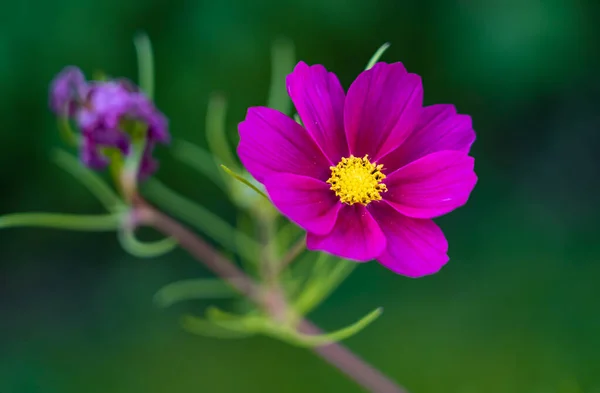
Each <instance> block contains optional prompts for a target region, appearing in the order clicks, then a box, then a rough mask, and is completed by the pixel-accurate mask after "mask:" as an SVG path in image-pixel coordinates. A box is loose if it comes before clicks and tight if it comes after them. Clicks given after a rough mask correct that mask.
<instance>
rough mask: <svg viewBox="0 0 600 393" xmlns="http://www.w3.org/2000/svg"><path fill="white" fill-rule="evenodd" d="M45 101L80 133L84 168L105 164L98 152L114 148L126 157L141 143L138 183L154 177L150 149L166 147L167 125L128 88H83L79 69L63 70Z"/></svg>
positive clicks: (113, 83)
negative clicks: (141, 140)
mask: <svg viewBox="0 0 600 393" xmlns="http://www.w3.org/2000/svg"><path fill="white" fill-rule="evenodd" d="M50 97H51V107H52V109H53V110H54V111H55V112H56V113H58V114H66V115H68V116H69V117H70V118H72V119H73V120H74V122H75V123H76V124H77V126H78V128H79V129H80V131H81V133H82V142H81V152H80V156H81V160H82V161H83V163H84V164H85V165H86V166H88V167H90V168H94V169H102V168H105V167H106V166H107V165H108V164H109V162H110V159H109V158H108V157H106V156H105V155H104V152H103V150H104V149H106V148H116V149H118V150H119V151H121V153H122V154H123V155H128V154H129V153H130V151H131V144H132V142H135V141H136V140H138V141H139V139H137V138H140V137H144V138H145V142H146V148H145V150H144V153H143V157H142V162H141V163H140V172H139V177H140V178H147V177H148V176H150V175H151V174H152V173H154V172H155V171H156V169H157V168H158V163H157V162H156V160H154V158H153V157H152V152H153V149H154V146H155V144H156V143H161V144H166V143H168V142H169V141H170V135H169V130H168V121H167V119H166V117H165V116H164V115H163V114H162V113H161V112H160V111H158V110H157V109H156V107H155V106H154V103H153V102H152V101H151V100H150V99H149V98H148V97H146V95H144V94H143V93H142V92H140V91H139V89H138V88H137V87H136V86H135V85H133V84H132V83H131V82H129V81H127V80H124V79H118V80H115V79H113V80H110V81H101V82H100V81H96V82H89V83H88V82H86V81H85V78H84V76H83V74H82V73H81V71H80V70H79V69H77V68H75V67H68V68H66V69H64V70H63V71H62V72H61V73H60V74H59V75H58V76H57V77H56V78H55V80H54V81H53V83H52V87H51V93H50ZM141 131H145V133H143V132H141Z"/></svg>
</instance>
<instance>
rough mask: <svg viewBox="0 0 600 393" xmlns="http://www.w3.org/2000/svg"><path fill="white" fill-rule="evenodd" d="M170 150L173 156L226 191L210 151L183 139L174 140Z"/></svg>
mask: <svg viewBox="0 0 600 393" xmlns="http://www.w3.org/2000/svg"><path fill="white" fill-rule="evenodd" d="M171 151H172V153H173V155H174V156H175V158H177V159H178V160H180V161H182V162H184V163H186V164H187V165H189V166H190V167H192V168H193V169H195V170H196V171H198V172H200V173H201V174H203V175H204V176H206V177H207V178H209V179H210V180H212V181H213V182H214V183H215V184H216V185H217V186H219V187H220V188H221V189H222V190H224V191H227V190H226V187H225V182H224V181H223V177H221V174H220V173H219V172H220V171H219V167H218V166H217V165H216V162H217V160H216V159H215V157H214V156H213V155H212V154H211V153H210V152H208V151H207V150H205V149H203V148H201V147H200V146H196V145H194V144H193V143H190V142H186V141H183V140H177V141H175V142H174V143H173V147H172V149H171Z"/></svg>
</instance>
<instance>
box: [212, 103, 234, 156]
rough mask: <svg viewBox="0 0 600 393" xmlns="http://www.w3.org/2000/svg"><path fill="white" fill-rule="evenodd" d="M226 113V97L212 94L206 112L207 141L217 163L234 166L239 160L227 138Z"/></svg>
mask: <svg viewBox="0 0 600 393" xmlns="http://www.w3.org/2000/svg"><path fill="white" fill-rule="evenodd" d="M226 113H227V101H226V100H225V98H224V97H223V96H221V95H220V94H212V95H211V97H210V99H209V101H208V109H207V112H206V142H207V143H208V147H209V149H210V151H211V152H212V154H213V155H214V158H215V163H216V164H225V165H229V166H231V167H232V168H234V167H236V166H237V162H236V160H235V158H234V156H233V154H232V153H231V146H230V145H229V141H228V140H227V132H226V128H225V120H226Z"/></svg>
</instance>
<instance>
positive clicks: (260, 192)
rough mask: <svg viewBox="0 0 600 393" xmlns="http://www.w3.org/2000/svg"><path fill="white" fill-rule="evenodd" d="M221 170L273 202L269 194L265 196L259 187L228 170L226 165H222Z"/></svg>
mask: <svg viewBox="0 0 600 393" xmlns="http://www.w3.org/2000/svg"><path fill="white" fill-rule="evenodd" d="M221 168H223V170H224V171H225V172H226V173H227V174H228V175H230V176H231V177H233V178H234V179H236V180H237V181H239V182H241V183H243V184H245V185H246V186H248V187H250V188H251V189H253V190H254V191H256V193H258V194H259V195H261V196H262V197H264V198H265V199H266V200H267V201H269V202H271V200H270V199H269V197H268V196H267V194H265V193H264V192H262V191H261V190H259V189H258V187H256V186H255V185H254V184H252V183H250V182H249V181H248V180H246V179H244V178H243V177H241V176H240V175H238V174H236V173H234V172H233V171H232V170H231V169H229V168H227V167H226V166H225V165H221Z"/></svg>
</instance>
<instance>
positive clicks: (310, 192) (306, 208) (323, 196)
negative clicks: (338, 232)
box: [265, 174, 342, 235]
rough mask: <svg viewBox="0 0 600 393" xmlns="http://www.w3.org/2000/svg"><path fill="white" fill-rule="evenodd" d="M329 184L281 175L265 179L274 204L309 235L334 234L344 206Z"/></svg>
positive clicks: (308, 178) (297, 176) (301, 177)
mask: <svg viewBox="0 0 600 393" xmlns="http://www.w3.org/2000/svg"><path fill="white" fill-rule="evenodd" d="M329 187H330V186H329V184H327V183H325V182H323V181H321V180H317V179H314V178H312V177H307V176H299V175H291V174H280V175H272V176H269V177H267V178H266V179H265V188H266V189H267V193H268V194H269V196H270V197H271V200H272V201H273V204H274V205H275V206H276V207H277V209H279V210H280V211H281V213H283V215H285V216H286V217H287V218H289V219H290V220H291V221H293V222H295V223H296V224H298V225H299V226H301V227H302V228H304V229H305V230H306V231H308V232H312V233H316V234H319V235H325V234H327V233H329V232H331V228H333V224H335V220H336V218H337V216H338V211H339V210H340V207H341V206H342V204H341V203H340V201H339V199H338V198H337V197H336V196H335V194H334V193H333V192H332V191H331V190H330V189H329Z"/></svg>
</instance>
